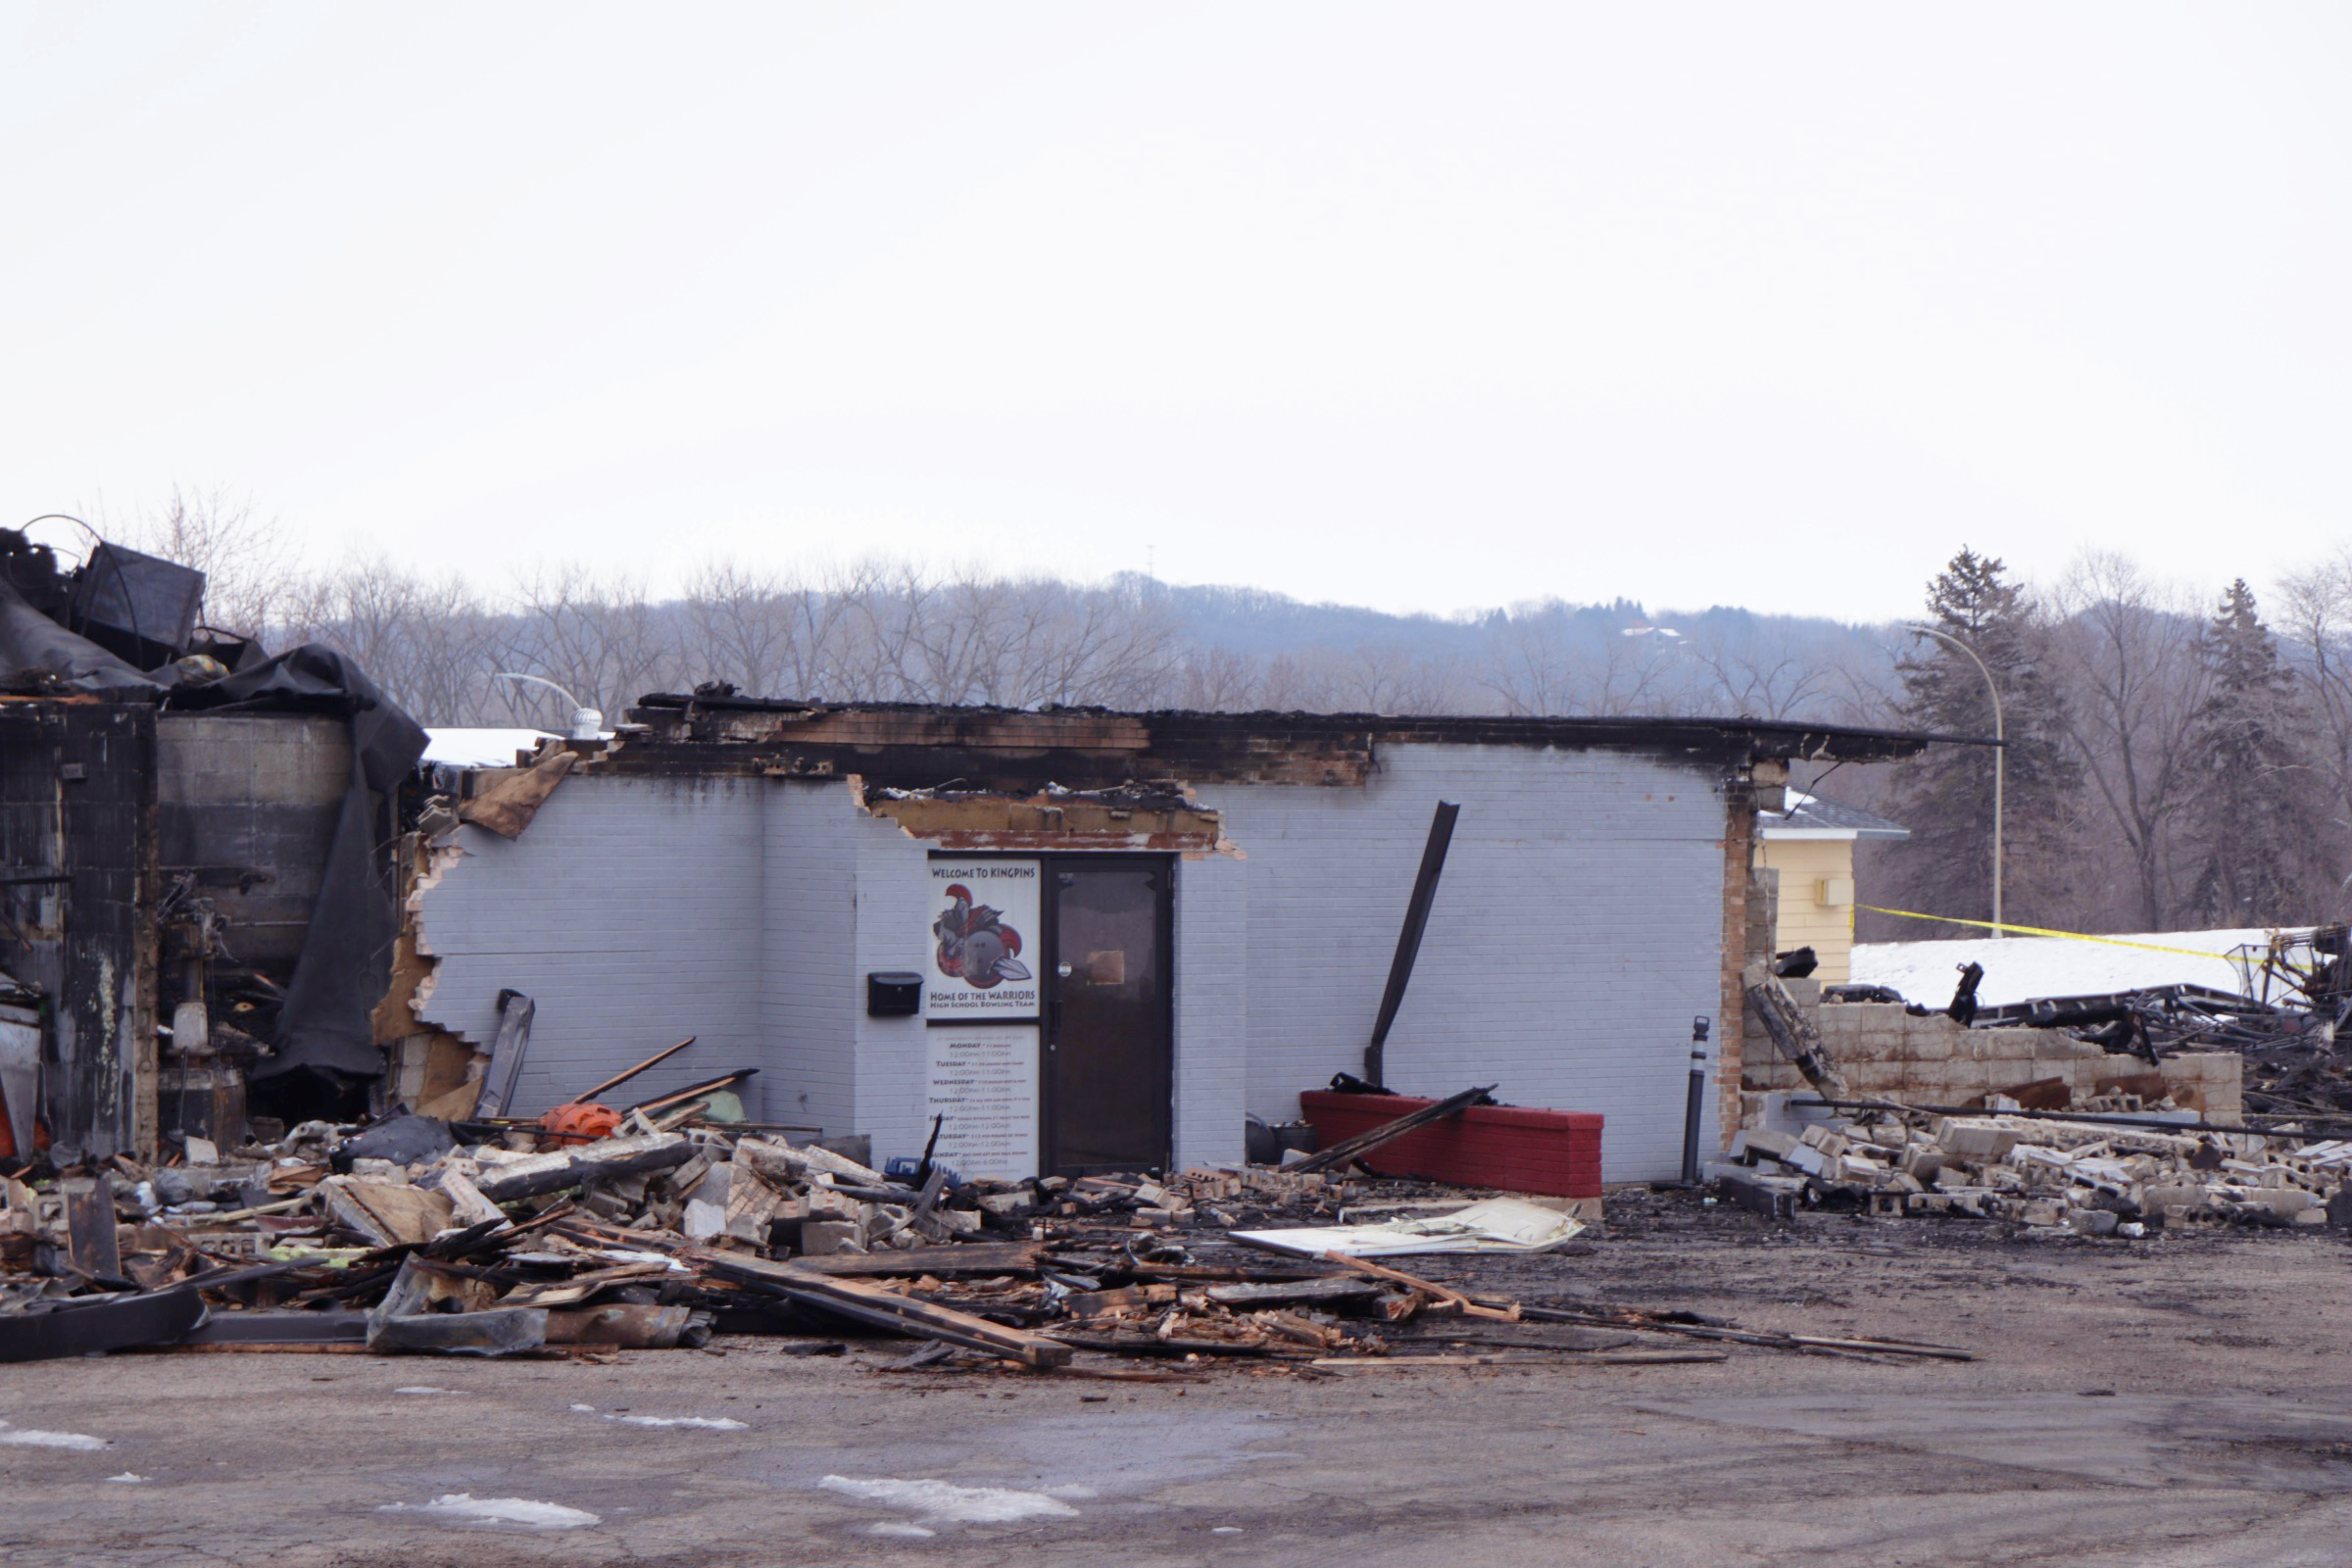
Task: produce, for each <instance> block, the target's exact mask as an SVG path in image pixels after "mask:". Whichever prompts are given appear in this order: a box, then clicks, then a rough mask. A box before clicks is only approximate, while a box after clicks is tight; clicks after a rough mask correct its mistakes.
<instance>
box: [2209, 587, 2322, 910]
mask: <svg viewBox="0 0 2352 1568" xmlns="http://www.w3.org/2000/svg"><path fill="white" fill-rule="evenodd" d="M2197 661H2198V662H2199V663H2200V664H2202V665H2203V666H2204V668H2205V672H2206V674H2207V676H2208V677H2209V679H2210V681H2211V685H2210V686H2209V688H2208V691H2207V695H2206V698H2205V702H2204V704H2203V705H2202V706H2201V707H2200V708H2199V709H2198V710H2197V712H2196V717H2195V719H2194V721H2193V722H2192V723H2191V725H2190V728H2189V756H2190V759H2191V762H2192V765H2193V767H2194V769H2195V774H2196V779H2197V784H2196V789H2197V795H2196V802H2195V805H2194V808H2193V810H2194V814H2195V821H2196V826H2197V840H2198V857H2199V862H2200V863H2199V868H2198V872H2197V877H2196V892H2195V901H2196V902H2195V907H2196V909H2197V911H2198V913H2199V914H2200V915H2201V916H2202V917H2203V918H2204V920H2205V921H2206V923H2207V924H2209V925H2216V926H2269V925H2279V924H2286V923H2293V922H2298V921H2301V920H2304V919H2307V918H2311V917H2312V916H2313V911H2312V910H2311V909H2310V908H2309V907H2307V906H2308V900H2307V897H2306V890H2307V889H2308V888H2309V887H2310V881H2309V878H2308V875H2307V871H2306V867H2307V865H2308V862H2309V854H2308V846H2309V845H2311V844H2312V843H2313V841H2314V839H2315V837H2316V834H2315V831H2314V830H2315V828H2317V827H2318V826H2319V825H2320V823H2319V818H2320V816H2321V815H2322V814H2323V813H2320V812H2319V811H2318V809H2317V807H2318V802H2317V800H2316V798H2315V790H2314V788H2313V781H2314V778H2315V774H2314V773H2313V771H2312V768H2311V767H2310V765H2309V763H2310V759H2309V757H2308V756H2307V754H2306V746H2305V740H2304V737H2305V736H2306V735H2307V734H2308V732H2309V731H2308V726H2307V724H2306V723H2305V722H2304V714H2303V711H2302V710H2303V703H2302V693H2301V691H2300V690H2299V689H2298V688H2297V686H2296V683H2295V676H2294V671H2292V670H2291V669H2288V668H2287V667H2285V665H2283V664H2282V663H2281V662H2279V658H2278V640H2277V639H2276V638H2275V637H2273V636H2272V635H2271V631H2270V628H2269V627H2268V626H2265V625H2264V624H2263V623H2262V616H2261V614H2260V613H2258V612H2257V611H2256V609H2255V605H2254V594H2253V592H2252V590H2250V589H2249V588H2247V587H2246V581H2245V579H2244V578H2243V577H2240V578H2238V579H2237V580H2236V581H2235V582H2232V583H2231V584H2230V585H2229V591H2228V592H2227V593H2225V594H2223V596H2222V604H2221V608H2220V610H2218V611H2217V612H2216V613H2214V617H2213V619H2211V620H2210V621H2208V622H2206V624H2205V628H2204V630H2203V631H2202V632H2201V633H2199V635H2198V637H2197Z"/></svg>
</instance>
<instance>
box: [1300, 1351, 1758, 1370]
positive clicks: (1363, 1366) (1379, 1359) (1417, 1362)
mask: <svg viewBox="0 0 2352 1568" xmlns="http://www.w3.org/2000/svg"><path fill="white" fill-rule="evenodd" d="M1730 1359H1731V1353H1730V1352H1729V1351H1727V1350H1549V1351H1546V1350H1501V1351H1497V1352H1495V1353H1494V1354H1470V1355H1319V1356H1317V1357H1315V1358H1314V1359H1313V1360H1312V1361H1309V1362H1307V1365H1308V1366H1312V1367H1320V1368H1324V1369H1326V1370H1330V1371H1335V1372H1410V1371H1419V1370H1421V1369H1423V1368H1429V1367H1465V1366H1664V1365H1672V1364H1675V1363H1678V1362H1686V1361H1698V1362H1706V1361H1728V1360H1730Z"/></svg>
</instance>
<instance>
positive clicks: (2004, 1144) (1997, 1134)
mask: <svg viewBox="0 0 2352 1568" xmlns="http://www.w3.org/2000/svg"><path fill="white" fill-rule="evenodd" d="M1936 1144H1937V1146H1938V1147H1940V1148H1941V1149H1942V1151H1943V1152H1944V1153H1945V1154H1947V1155H1949V1156H1950V1157H1952V1158H1954V1159H1967V1160H1976V1161H1980V1162H1989V1161H1992V1160H1998V1159H2003V1158H2006V1157H2007V1156H2008V1153H2009V1151H2010V1150H2012V1149H2014V1148H2016V1147H2017V1134H2015V1133H2013V1132H2011V1131H2010V1130H2009V1129H2008V1128H2006V1127H1993V1126H1989V1125H1986V1124H1984V1123H1977V1122H1963V1121H1947V1122H1945V1123H1944V1124H1943V1126H1942V1127H1941V1129H1939V1130H1938V1132H1937V1134H1936Z"/></svg>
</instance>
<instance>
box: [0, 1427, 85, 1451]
mask: <svg viewBox="0 0 2352 1568" xmlns="http://www.w3.org/2000/svg"><path fill="white" fill-rule="evenodd" d="M0 1443H13V1444H15V1445H17V1446H19V1447H25V1448H73V1449H76V1450H78V1451H80V1452H83V1453H88V1452H90V1451H92V1450H93V1449H97V1448H103V1447H105V1446H106V1440H105V1439H104V1438H92V1437H87V1436H84V1435H83V1434H81V1433H79V1432H40V1431H36V1430H34V1429H33V1428H31V1427H12V1426H10V1425H9V1424H8V1423H7V1422H5V1421H0Z"/></svg>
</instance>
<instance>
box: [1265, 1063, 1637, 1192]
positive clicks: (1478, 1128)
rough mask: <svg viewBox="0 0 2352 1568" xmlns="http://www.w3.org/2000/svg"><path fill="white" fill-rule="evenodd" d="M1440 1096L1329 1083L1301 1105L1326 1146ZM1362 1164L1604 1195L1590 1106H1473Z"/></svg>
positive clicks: (1472, 1182)
mask: <svg viewBox="0 0 2352 1568" xmlns="http://www.w3.org/2000/svg"><path fill="white" fill-rule="evenodd" d="M1436 1103H1437V1102H1436V1101H1434V1100H1416V1099H1414V1098H1413V1097H1412V1096H1410V1095H1340V1094H1333V1093H1332V1092H1331V1091H1330V1090H1327V1089H1313V1090H1309V1091H1307V1092H1306V1093H1305V1094H1302V1095H1300V1096H1299V1108H1300V1109H1301V1110H1302V1111H1303V1112H1304V1114H1305V1116H1306V1119H1307V1120H1308V1121H1310V1122H1312V1123H1314V1126H1315V1143H1316V1146H1317V1147H1318V1148H1322V1149H1329V1148H1330V1147H1331V1146H1332V1145H1334V1144H1336V1143H1338V1142H1339V1141H1340V1140H1341V1139H1343V1138H1353V1137H1354V1136H1355V1135H1356V1134H1357V1133H1364V1132H1370V1131H1371V1130H1372V1129H1373V1128H1375V1127H1378V1126H1379V1125H1380V1124H1381V1123H1383V1122H1389V1121H1395V1120H1396V1119H1397V1117H1399V1116H1401V1115H1403V1114H1404V1113H1405V1112H1407V1111H1410V1110H1419V1109H1420V1108H1421V1107H1422V1106H1424V1105H1434V1104H1436ZM1359 1163H1361V1164H1362V1165H1363V1166H1364V1168H1365V1169H1367V1170H1370V1171H1374V1172H1376V1173H1378V1174H1379V1175H1382V1176H1412V1177H1418V1178H1419V1179H1421V1180H1423V1181H1433V1182H1451V1183H1454V1184H1455V1185H1457V1186H1461V1187H1499V1188H1501V1189H1502V1190H1503V1191H1504V1192H1509V1193H1544V1194H1546V1195H1548V1196H1550V1197H1554V1198H1598V1197H1599V1196H1600V1117H1599V1115H1598V1114H1597V1113H1595V1112H1593V1111H1583V1110H1528V1109H1523V1108H1521V1107H1520V1106H1517V1105H1472V1106H1471V1107H1470V1108H1469V1109H1468V1110H1465V1111H1463V1112H1461V1113H1460V1114H1459V1115H1454V1116H1448V1117H1446V1119H1445V1120H1444V1121H1441V1122H1436V1123H1433V1124H1432V1125H1430V1126H1427V1127H1423V1128H1421V1129H1420V1130H1419V1131H1417V1132H1409V1133H1406V1134H1405V1135H1404V1136H1403V1137H1402V1138H1399V1139H1397V1141H1396V1142H1395V1143H1393V1144H1385V1145H1383V1146H1382V1147H1380V1148H1379V1149H1376V1150H1374V1151H1373V1152H1371V1153H1369V1154H1366V1155H1365V1156H1364V1157H1363V1159H1362V1160H1361V1161H1360V1162H1359Z"/></svg>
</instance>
